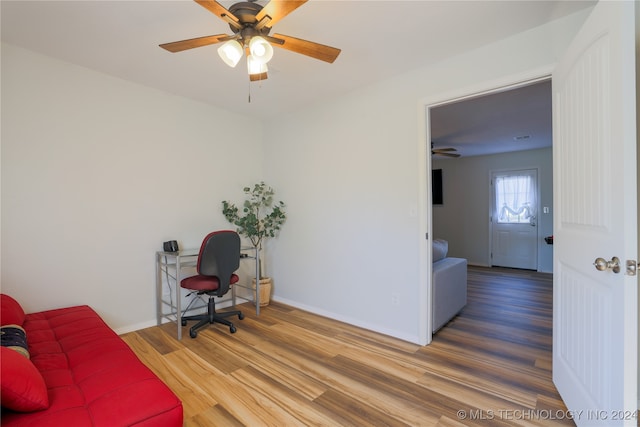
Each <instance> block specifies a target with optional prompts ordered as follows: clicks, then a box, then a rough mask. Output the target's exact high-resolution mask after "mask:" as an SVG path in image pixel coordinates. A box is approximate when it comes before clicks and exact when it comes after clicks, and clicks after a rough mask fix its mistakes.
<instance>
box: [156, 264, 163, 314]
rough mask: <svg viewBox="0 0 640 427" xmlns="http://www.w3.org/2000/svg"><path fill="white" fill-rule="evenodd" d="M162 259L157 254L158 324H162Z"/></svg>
mask: <svg viewBox="0 0 640 427" xmlns="http://www.w3.org/2000/svg"><path fill="white" fill-rule="evenodd" d="M161 262H162V257H161V256H160V254H156V323H157V325H158V326H160V325H161V324H162V264H161Z"/></svg>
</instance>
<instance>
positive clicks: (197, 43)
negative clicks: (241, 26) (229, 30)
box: [160, 34, 230, 53]
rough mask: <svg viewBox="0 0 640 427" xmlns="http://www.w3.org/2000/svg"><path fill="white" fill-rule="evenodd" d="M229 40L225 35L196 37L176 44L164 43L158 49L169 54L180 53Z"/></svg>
mask: <svg viewBox="0 0 640 427" xmlns="http://www.w3.org/2000/svg"><path fill="white" fill-rule="evenodd" d="M226 39H230V37H229V36H228V35H226V34H216V35H215V36H204V37H196V38H195V39H189V40H181V41H178V42H171V43H164V44H161V45H160V47H161V48H163V49H166V50H168V51H169V52H173V53H176V52H182V51H183V50H188V49H193V48H195V47H202V46H209V45H210V44H216V43H219V42H221V41H225V40H226Z"/></svg>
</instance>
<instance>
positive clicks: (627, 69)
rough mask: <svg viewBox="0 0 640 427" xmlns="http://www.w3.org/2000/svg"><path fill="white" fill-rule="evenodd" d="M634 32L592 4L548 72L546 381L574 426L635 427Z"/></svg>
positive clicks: (628, 22)
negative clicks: (549, 363)
mask: <svg viewBox="0 0 640 427" xmlns="http://www.w3.org/2000/svg"><path fill="white" fill-rule="evenodd" d="M634 32H635V28H634V2H631V1H625V2H599V3H598V4H597V5H596V6H595V8H594V10H593V12H592V13H591V15H590V16H589V18H588V19H587V21H586V22H585V25H584V26H583V28H582V29H581V30H580V32H579V33H578V35H577V37H576V39H575V40H573V42H572V44H571V46H570V48H569V49H568V51H567V52H566V53H565V55H564V57H563V58H562V59H561V61H560V63H559V65H558V67H557V68H556V71H555V72H554V74H553V97H554V99H553V127H554V141H553V162H554V171H553V177H554V207H555V211H554V214H555V215H554V304H553V305H554V307H553V308H554V314H553V323H554V324H553V331H554V337H553V380H554V382H555V384H556V387H557V388H558V391H559V392H560V394H561V396H562V398H563V400H564V402H565V403H566V405H567V407H568V408H569V410H571V411H573V414H574V419H575V421H576V424H577V425H578V426H583V425H602V426H618V425H629V426H631V425H633V426H635V425H637V420H636V406H637V378H638V373H637V363H638V361H637V339H638V329H637V322H638V319H637V316H638V311H637V309H638V307H637V303H638V299H637V298H638V295H637V286H638V279H637V276H633V275H630V274H629V273H627V272H626V266H625V265H626V262H627V261H629V262H634V263H635V262H636V260H637V231H638V230H637V218H636V217H637V181H636V166H637V164H636V163H637V161H636V135H635V129H636V123H635V117H636V116H635V96H636V89H635V41H634ZM600 257H601V258H604V259H605V260H607V261H611V260H612V259H613V257H617V258H619V260H620V264H621V265H620V271H619V272H616V271H615V269H614V268H609V269H607V270H606V271H598V270H597V269H596V268H595V266H594V261H595V260H596V258H600Z"/></svg>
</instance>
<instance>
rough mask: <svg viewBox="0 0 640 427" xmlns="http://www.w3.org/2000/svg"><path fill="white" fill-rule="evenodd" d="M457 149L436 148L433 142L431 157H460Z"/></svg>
mask: <svg viewBox="0 0 640 427" xmlns="http://www.w3.org/2000/svg"><path fill="white" fill-rule="evenodd" d="M456 151H458V150H456V149H455V148H453V147H447V148H434V147H433V142H432V143H431V155H432V156H444V157H460V154H458V153H456Z"/></svg>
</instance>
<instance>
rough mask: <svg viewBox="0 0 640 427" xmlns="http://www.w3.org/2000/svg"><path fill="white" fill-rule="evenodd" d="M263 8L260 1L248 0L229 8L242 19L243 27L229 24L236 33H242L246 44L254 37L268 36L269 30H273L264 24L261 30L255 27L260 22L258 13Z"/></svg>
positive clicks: (239, 19) (241, 35)
mask: <svg viewBox="0 0 640 427" xmlns="http://www.w3.org/2000/svg"><path fill="white" fill-rule="evenodd" d="M261 10H262V6H260V5H259V4H258V3H250V2H246V1H243V2H239V3H235V4H233V5H232V6H231V7H230V8H229V12H231V13H232V14H233V15H234V16H235V17H236V18H238V21H240V25H242V29H238V28H236V27H235V26H233V25H232V24H229V28H231V31H233V33H234V34H238V33H240V37H241V39H242V41H243V43H244V44H245V46H246V45H247V44H248V43H249V41H250V40H251V38H252V37H255V36H266V35H269V32H270V31H271V28H270V27H268V26H264V27H262V28H260V29H259V30H257V29H256V28H255V27H256V24H257V23H258V20H257V19H256V15H257V14H258V13H259V12H260V11H261Z"/></svg>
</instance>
